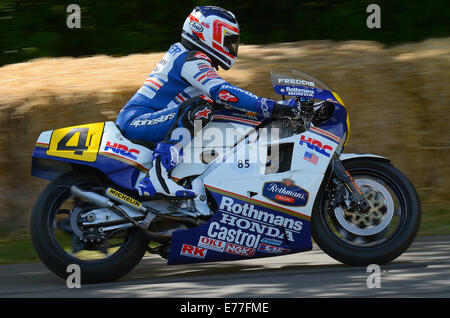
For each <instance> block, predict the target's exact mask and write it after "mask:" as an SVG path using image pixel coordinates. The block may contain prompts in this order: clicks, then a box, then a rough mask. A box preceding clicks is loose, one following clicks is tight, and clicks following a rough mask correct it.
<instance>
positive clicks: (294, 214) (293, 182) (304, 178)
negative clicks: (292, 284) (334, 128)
mask: <svg viewBox="0 0 450 318" xmlns="http://www.w3.org/2000/svg"><path fill="white" fill-rule="evenodd" d="M302 140H303V141H302ZM277 142H279V143H280V144H292V146H293V152H292V153H293V155H292V157H291V158H290V160H291V162H290V169H289V170H288V171H285V172H282V173H264V169H263V168H265V166H266V164H265V162H264V161H263V162H254V163H251V164H250V165H249V167H248V168H247V169H243V168H238V167H237V163H236V161H233V160H230V161H227V157H226V156H225V157H224V158H221V159H220V158H218V159H217V160H218V161H219V162H218V163H212V164H210V165H209V167H208V168H207V169H206V170H205V172H204V173H203V174H202V176H201V178H202V181H203V183H204V184H205V187H206V190H207V193H208V194H209V196H210V198H212V199H213V202H215V204H216V206H217V211H215V213H214V214H213V216H212V217H211V219H209V220H208V221H207V222H206V223H205V224H203V225H201V226H199V227H196V228H192V229H189V230H180V231H175V232H174V233H173V235H172V243H171V253H170V256H169V261H168V264H169V265H173V264H183V263H196V262H213V261H225V260H237V259H248V258H256V257H267V256H276V255H283V254H290V253H297V252H301V251H307V250H310V249H311V248H312V243H311V233H310V218H311V212H312V208H313V205H314V201H315V198H316V195H317V192H318V190H319V188H320V185H321V183H322V180H323V175H324V173H325V171H326V169H327V167H328V165H329V162H330V160H331V157H332V155H333V154H334V152H335V151H336V150H337V148H338V147H337V143H338V142H337V141H334V142H331V141H330V140H329V139H327V138H325V137H324V136H321V135H319V134H315V133H313V132H312V131H306V132H304V133H302V134H300V135H295V136H291V137H288V138H284V139H281V140H278V141H277ZM245 146H246V145H245V143H240V144H238V145H236V147H235V149H233V151H230V152H229V154H228V155H229V156H233V155H234V154H235V153H239V147H245ZM247 146H248V145H247ZM325 146H327V147H325ZM308 151H309V152H314V153H315V154H316V156H317V157H318V160H317V162H315V163H311V162H310V161H307V160H305V159H304V158H303V157H304V154H305V152H308ZM325 151H326V152H325ZM187 168H188V167H187V166H186V169H187ZM256 171H262V173H256ZM268 192H269V193H268ZM270 192H272V193H270ZM255 211H257V212H255Z"/></svg>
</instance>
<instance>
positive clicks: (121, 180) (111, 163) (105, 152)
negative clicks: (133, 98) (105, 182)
mask: <svg viewBox="0 0 450 318" xmlns="http://www.w3.org/2000/svg"><path fill="white" fill-rule="evenodd" d="M91 136H92V137H91ZM151 159H152V152H151V150H149V149H147V148H146V147H144V146H141V145H137V144H134V143H132V142H130V141H129V140H128V139H126V138H125V137H123V136H122V134H121V133H120V130H119V129H118V128H117V127H116V125H115V124H114V123H113V122H106V123H95V124H86V125H79V126H73V127H66V128H62V129H56V130H53V131H46V132H43V133H42V134H41V135H40V136H39V138H38V141H37V143H36V145H35V147H34V150H33V158H32V169H31V174H32V175H33V176H35V177H39V178H44V179H48V180H53V179H54V178H56V177H57V176H59V175H61V174H63V173H64V172H68V171H70V170H71V169H72V165H73V164H76V165H84V166H89V167H92V168H95V169H98V170H99V171H101V172H103V173H104V174H105V175H106V176H107V177H108V178H110V179H111V180H112V181H113V182H115V183H116V184H117V185H119V186H120V187H123V188H126V189H134V186H135V184H136V181H137V180H138V178H140V177H142V176H143V175H145V174H146V172H147V171H148V169H149V168H150V165H151Z"/></svg>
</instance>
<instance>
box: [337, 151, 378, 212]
mask: <svg viewBox="0 0 450 318" xmlns="http://www.w3.org/2000/svg"><path fill="white" fill-rule="evenodd" d="M332 168H333V173H334V175H335V177H336V178H337V179H338V180H340V181H342V183H343V184H344V185H345V187H346V188H347V190H348V191H349V192H350V197H351V200H352V202H353V204H354V206H355V207H356V208H357V209H358V210H359V211H360V212H362V213H367V212H369V210H370V207H371V205H370V203H369V201H368V200H367V199H366V197H365V196H364V194H363V193H362V192H361V190H360V189H359V188H358V186H357V185H356V183H355V181H354V180H353V178H352V176H351V175H350V173H349V172H348V171H347V170H346V169H345V167H344V165H343V164H342V161H341V159H340V158H339V156H338V155H336V154H335V155H334V156H333V158H332Z"/></svg>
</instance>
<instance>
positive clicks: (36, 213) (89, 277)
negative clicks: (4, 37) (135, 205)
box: [30, 172, 148, 283]
mask: <svg viewBox="0 0 450 318" xmlns="http://www.w3.org/2000/svg"><path fill="white" fill-rule="evenodd" d="M71 185H77V186H79V187H85V188H86V187H87V188H89V187H93V186H96V187H98V186H104V184H103V182H102V181H101V180H100V179H99V178H97V177H96V176H95V175H93V174H90V173H79V172H69V173H68V174H65V175H63V176H61V177H59V178H57V179H55V180H53V181H52V182H51V183H50V184H48V185H47V187H46V188H45V189H44V190H43V191H42V193H41V194H40V195H39V197H38V199H37V200H36V203H35V205H34V208H33V211H32V215H31V220H30V234H31V239H32V242H33V245H34V248H35V251H36V253H37V255H38V256H39V258H40V260H41V261H42V262H43V263H44V264H45V265H46V266H47V267H48V268H49V269H50V270H51V271H52V272H53V273H55V274H56V275H58V276H59V277H61V278H63V279H67V278H68V276H69V275H70V274H71V272H70V271H69V272H67V271H68V266H69V265H71V264H76V265H78V266H79V268H80V279H81V280H80V282H81V283H102V282H110V281H114V280H117V279H119V278H120V277H122V276H124V275H126V274H127V273H128V272H130V271H131V270H132V269H133V268H134V267H135V266H136V265H137V264H138V263H139V262H140V260H141V259H142V257H143V256H144V254H145V252H146V249H147V246H148V239H147V238H146V237H145V235H144V233H143V232H142V231H140V230H138V229H135V228H130V229H128V230H126V232H125V233H123V235H121V236H120V237H117V238H114V240H116V241H118V242H117V243H115V244H116V245H118V246H116V248H109V249H106V248H104V249H103V252H100V251H96V250H95V248H96V246H97V245H95V244H91V245H85V243H83V242H81V241H79V240H78V238H77V237H76V235H75V234H73V233H72V234H71V233H70V231H71V230H73V229H72V228H71V225H70V222H68V220H67V218H70V214H71V213H74V211H75V208H73V209H71V208H67V206H69V205H74V203H73V202H76V204H77V205H79V204H84V206H87V209H89V206H88V205H86V203H83V202H81V203H80V200H79V199H76V198H73V196H72V195H71V193H70V186H71ZM92 208H93V207H92ZM61 218H62V219H61ZM64 222H66V223H64ZM61 224H63V225H65V226H61ZM62 229H63V230H62ZM103 243H105V242H103ZM105 245H106V244H105ZM72 246H78V247H77V248H76V249H77V250H78V251H77V252H74V251H73V250H72V251H71V248H72ZM98 246H100V245H98ZM109 246H110V245H109ZM110 251H112V252H110ZM80 255H84V256H80ZM86 255H87V256H86Z"/></svg>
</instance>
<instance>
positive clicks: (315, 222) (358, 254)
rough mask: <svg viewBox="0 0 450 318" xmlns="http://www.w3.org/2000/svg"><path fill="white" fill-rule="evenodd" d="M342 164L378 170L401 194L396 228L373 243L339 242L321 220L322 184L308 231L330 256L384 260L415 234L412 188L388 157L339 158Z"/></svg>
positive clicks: (357, 261) (417, 212)
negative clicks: (389, 234)
mask: <svg viewBox="0 0 450 318" xmlns="http://www.w3.org/2000/svg"><path fill="white" fill-rule="evenodd" d="M343 164H344V166H345V168H346V169H347V170H349V172H350V174H352V171H362V170H364V169H372V170H376V171H378V173H382V174H384V175H386V176H388V178H389V179H390V180H392V182H394V183H395V184H396V186H397V192H398V191H400V192H401V193H402V194H403V198H402V197H399V199H400V200H402V201H403V203H399V204H402V205H403V206H402V208H403V209H404V211H403V213H404V214H403V217H402V220H403V222H402V224H401V227H400V229H398V230H396V232H395V233H394V235H393V236H392V237H390V238H389V239H388V240H387V241H386V242H383V243H381V244H379V245H376V246H374V247H356V246H351V245H349V244H346V243H344V242H342V241H341V240H340V239H339V238H337V237H336V236H335V235H333V234H332V233H331V232H330V230H329V228H328V225H327V224H325V220H324V219H323V214H322V211H320V208H321V206H322V205H323V204H322V203H323V201H322V200H323V196H324V191H323V190H324V186H325V185H323V187H322V188H321V191H320V193H319V195H318V197H317V199H316V202H315V204H314V208H313V213H312V217H311V231H312V236H313V238H314V240H315V242H316V243H317V244H318V245H319V247H320V248H321V249H322V250H323V251H324V252H325V253H327V254H328V255H330V256H331V257H333V258H334V259H336V260H338V261H340V262H342V263H344V264H348V265H368V264H380V265H381V264H386V263H389V262H390V261H392V260H394V259H395V258H397V257H398V256H400V255H401V254H402V253H403V252H404V251H405V250H406V249H407V248H408V247H409V246H410V245H411V243H412V242H413V240H414V238H415V237H416V235H417V232H418V229H419V225H420V218H421V208H420V202H419V199H418V196H417V193H416V190H415V188H414V186H413V185H412V183H411V182H410V181H409V180H408V178H407V177H406V176H405V175H404V174H403V173H402V172H400V171H399V170H398V169H397V168H395V167H394V166H393V165H391V164H390V163H389V162H388V161H384V160H383V161H381V160H373V159H352V160H348V161H344V162H343Z"/></svg>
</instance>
